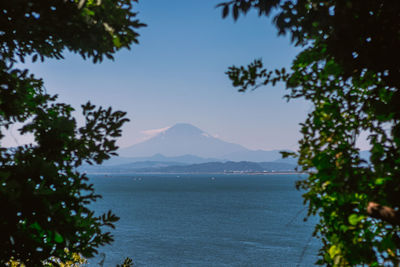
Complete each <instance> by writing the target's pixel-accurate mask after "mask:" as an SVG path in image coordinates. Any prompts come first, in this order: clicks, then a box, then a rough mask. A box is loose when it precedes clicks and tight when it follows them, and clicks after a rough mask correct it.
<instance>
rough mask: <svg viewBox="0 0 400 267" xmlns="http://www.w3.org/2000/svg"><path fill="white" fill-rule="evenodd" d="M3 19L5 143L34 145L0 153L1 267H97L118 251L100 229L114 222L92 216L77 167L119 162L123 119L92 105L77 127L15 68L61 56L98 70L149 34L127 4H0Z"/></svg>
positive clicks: (0, 100) (67, 0)
mask: <svg viewBox="0 0 400 267" xmlns="http://www.w3.org/2000/svg"><path fill="white" fill-rule="evenodd" d="M0 12H1V14H2V15H1V16H0V127H1V128H0V129H1V132H0V139H1V138H3V137H4V134H5V132H7V131H8V129H9V128H10V127H12V126H14V125H22V126H20V129H19V132H20V134H21V135H32V136H33V137H34V142H33V143H32V144H29V145H21V146H17V147H13V148H4V147H0V203H1V210H2V212H1V213H0V227H1V231H0V265H1V266H3V265H5V263H6V262H8V261H9V260H10V259H11V258H13V259H14V260H17V261H19V262H21V263H25V264H26V265H27V266H41V265H42V264H43V261H44V260H47V261H50V260H51V259H52V258H54V257H56V258H57V259H58V260H61V261H64V260H67V259H68V257H71V255H73V254H74V253H80V254H81V255H82V256H84V257H92V256H93V255H94V254H95V253H96V252H97V248H98V247H99V246H101V245H104V244H107V243H110V242H111V241H112V236H111V235H110V233H109V232H105V228H104V227H106V226H107V227H114V225H113V223H114V222H115V221H117V220H118V217H116V216H115V215H114V214H112V213H111V212H108V213H107V214H103V215H99V216H98V215H95V214H94V212H93V211H91V210H90V209H89V208H88V207H89V206H88V205H89V204H90V203H92V202H93V201H95V200H96V199H98V198H99V197H100V196H99V195H96V194H95V193H94V190H93V186H92V185H91V184H90V183H88V177H87V176H86V175H85V174H84V173H80V172H79V171H77V167H79V166H80V165H81V164H82V163H83V162H86V163H89V164H94V163H96V164H98V163H101V162H102V161H104V160H106V159H108V158H110V156H112V155H116V154H115V151H116V150H117V146H116V144H115V142H116V138H118V137H119V136H121V127H122V125H123V124H124V123H125V122H127V121H128V119H126V118H125V115H126V113H125V112H121V111H113V110H112V109H111V108H107V109H104V108H102V107H98V108H96V107H95V106H94V105H92V104H91V103H87V104H85V105H82V110H83V115H84V117H85V123H84V125H83V126H78V125H77V123H76V121H75V118H74V117H73V115H72V112H73V111H74V109H73V108H72V107H71V106H70V105H68V104H65V103H58V102H57V101H56V100H57V96H52V95H49V94H47V93H46V90H45V89H44V87H43V82H42V80H41V79H37V78H35V77H34V76H33V75H32V74H30V73H29V71H28V70H21V69H19V68H16V67H15V62H17V60H19V61H21V62H24V60H25V59H26V58H27V57H30V56H33V61H35V60H36V59H37V58H41V59H42V60H44V59H45V58H57V59H59V58H62V52H63V51H64V50H65V49H68V50H70V51H73V52H76V53H79V54H80V55H81V56H82V57H83V58H92V59H93V61H94V62H97V61H101V60H102V59H103V56H106V57H107V58H112V55H113V54H114V53H115V52H116V51H117V50H118V49H120V48H123V47H126V48H129V47H130V45H131V44H132V43H137V37H138V34H137V33H136V32H135V29H137V28H139V27H142V26H143V24H142V23H140V22H139V21H138V20H136V19H135V16H136V13H133V12H132V2H131V1H128V0H117V1H111V0H102V1H95V0H79V1H78V0H77V1H73V0H55V1H44V0H43V1H29V0H20V1H1V3H0ZM66 250H68V251H69V252H70V253H65V251H66ZM54 264H55V265H57V263H54Z"/></svg>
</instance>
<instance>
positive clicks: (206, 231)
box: [90, 174, 319, 267]
mask: <svg viewBox="0 0 400 267" xmlns="http://www.w3.org/2000/svg"><path fill="white" fill-rule="evenodd" d="M303 177H304V176H303ZM300 178H301V176H299V175H294V174H293V175H283V174H276V175H222V174H221V175H179V176H177V175H124V176H122V175H121V176H101V175H98V176H92V177H91V182H93V183H94V185H95V189H96V193H99V194H101V195H102V196H103V199H101V200H99V201H98V202H97V203H95V204H94V205H93V206H92V207H93V208H94V209H95V211H96V212H106V211H107V210H109V209H111V210H113V212H114V213H115V214H116V215H118V216H119V217H120V218H121V219H120V221H119V222H118V223H117V224H116V226H117V228H116V229H115V230H113V231H112V233H113V235H114V238H115V241H114V243H113V244H112V245H111V246H107V247H104V248H102V249H101V251H102V252H105V254H106V258H105V263H104V266H105V267H108V266H115V264H117V263H121V262H122V260H123V259H124V258H125V257H131V258H132V259H133V260H134V263H135V266H313V265H314V262H315V261H316V259H317V258H316V254H317V251H318V245H319V243H318V240H316V239H315V238H313V237H312V231H313V227H314V224H315V222H316V219H315V218H310V219H309V220H308V221H307V222H304V221H303V218H304V216H305V215H306V210H305V208H304V206H303V204H302V199H301V192H298V191H297V190H296V189H295V188H294V182H295V181H296V180H299V179H300ZM100 260H101V259H100V258H96V259H93V260H91V261H90V266H99V265H98V264H97V262H99V261H100Z"/></svg>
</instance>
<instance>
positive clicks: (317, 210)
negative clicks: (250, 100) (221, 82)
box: [227, 0, 400, 266]
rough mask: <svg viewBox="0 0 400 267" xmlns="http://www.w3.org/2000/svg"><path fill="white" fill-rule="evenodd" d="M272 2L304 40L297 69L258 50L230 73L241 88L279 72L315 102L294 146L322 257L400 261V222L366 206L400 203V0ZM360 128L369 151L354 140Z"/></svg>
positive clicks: (337, 262)
mask: <svg viewBox="0 0 400 267" xmlns="http://www.w3.org/2000/svg"><path fill="white" fill-rule="evenodd" d="M241 2H248V3H253V5H252V6H253V7H255V8H258V9H260V8H259V7H258V6H257V5H259V3H260V2H262V1H239V0H237V1H232V2H230V3H228V5H237V4H238V3H241ZM264 2H268V3H272V2H270V1H264ZM271 5H272V4H271ZM272 7H276V9H277V12H276V16H275V19H274V21H275V23H276V25H277V27H278V29H279V32H280V33H285V32H289V33H290V34H291V36H292V39H293V40H294V41H295V42H296V44H297V45H301V46H302V47H303V51H302V52H300V53H299V54H298V55H297V57H296V59H295V60H294V61H293V63H292V66H291V70H290V71H289V72H288V73H286V72H283V71H282V70H278V71H275V72H272V71H267V70H266V69H264V68H263V65H262V63H261V61H260V60H256V61H255V62H254V63H251V64H249V66H247V67H235V66H233V67H231V68H230V69H229V70H228V72H227V74H228V75H229V77H230V79H231V80H232V83H233V85H234V86H235V87H237V88H239V91H246V90H248V89H253V88H257V87H259V86H262V85H267V84H272V85H274V84H275V83H276V82H277V81H282V82H284V83H285V84H286V87H287V89H289V94H288V95H287V96H286V97H287V98H288V99H292V98H299V97H301V98H305V99H307V100H309V101H311V103H313V107H314V108H313V110H312V111H311V112H310V113H309V114H308V117H307V119H306V121H305V122H304V123H302V124H301V126H302V127H301V133H302V135H303V138H302V139H301V140H300V142H299V145H300V148H299V151H298V153H297V155H298V163H299V165H300V167H301V169H302V170H303V171H306V172H308V173H309V176H308V178H307V179H305V180H303V181H299V182H298V183H297V186H298V187H299V188H301V189H304V190H305V191H306V193H305V194H304V200H305V203H308V205H309V214H317V215H318V216H319V218H320V221H319V223H318V225H317V226H316V231H315V234H316V235H318V236H319V237H320V238H321V239H322V244H323V247H322V248H321V250H320V260H319V261H318V263H319V264H324V265H328V266H354V265H359V264H368V265H371V266H380V265H385V266H398V264H400V238H399V231H400V226H399V225H398V224H396V223H393V222H394V220H392V219H393V218H391V219H385V218H384V217H382V218H380V219H376V218H372V217H371V214H370V213H368V211H367V206H368V204H369V203H371V202H372V203H379V204H381V205H385V206H387V207H390V208H392V209H393V210H395V211H398V210H399V209H400V197H399V196H400V108H399V107H400V83H399V77H400V76H399V73H400V65H399V64H398V62H399V60H400V58H399V57H400V54H398V53H396V52H395V51H396V50H397V48H396V47H399V46H400V20H399V16H400V3H397V2H396V3H395V2H392V1H345V0H342V1H339V0H337V1H303V0H299V1H293V2H292V1H281V3H280V4H279V5H275V4H274V5H272ZM242 12H243V13H246V12H247V10H246V9H244V10H242ZM260 13H261V11H260ZM234 17H235V16H234ZM362 133H367V134H368V141H369V143H370V146H371V149H370V155H371V156H370V158H369V159H368V160H366V159H363V158H361V156H360V153H359V150H358V148H357V146H356V144H357V141H358V139H359V138H360V134H362Z"/></svg>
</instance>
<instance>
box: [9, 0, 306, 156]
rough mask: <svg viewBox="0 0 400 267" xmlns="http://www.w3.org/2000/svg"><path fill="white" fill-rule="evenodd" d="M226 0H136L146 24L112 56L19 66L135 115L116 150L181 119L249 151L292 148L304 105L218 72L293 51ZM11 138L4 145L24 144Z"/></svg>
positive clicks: (261, 21) (282, 58)
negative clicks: (225, 10)
mask: <svg viewBox="0 0 400 267" xmlns="http://www.w3.org/2000/svg"><path fill="white" fill-rule="evenodd" d="M222 1H223V0H179V1H178V0H170V1H165V0H142V1H139V4H137V5H135V10H137V11H138V12H139V14H138V18H139V19H140V20H141V21H142V22H144V23H146V24H147V25H148V26H147V27H146V28H141V29H139V30H138V32H139V33H140V35H141V36H140V38H139V41H140V44H139V45H133V47H132V49H131V50H126V49H125V50H120V51H119V52H118V53H117V54H116V55H115V60H114V61H110V60H105V61H103V62H102V63H101V64H93V63H92V62H91V61H84V60H83V59H82V58H81V57H79V56H77V55H75V54H71V53H69V52H66V53H65V60H46V61H45V62H44V63H27V64H26V65H25V66H24V67H26V68H29V69H30V71H31V72H33V73H34V74H35V75H36V76H37V77H42V78H43V79H44V82H45V86H46V89H47V92H48V93H51V94H58V95H59V101H63V102H66V103H70V104H71V105H72V106H73V107H75V108H76V109H77V110H80V105H81V104H83V103H86V102H87V101H89V100H90V101H91V102H92V103H94V104H96V105H101V106H105V107H107V106H112V107H113V108H114V109H116V110H123V111H127V112H128V118H129V119H130V120H131V121H130V122H129V123H128V124H126V125H125V126H124V128H123V136H122V137H121V138H120V139H119V141H118V144H119V145H120V147H128V146H130V145H133V144H135V143H138V142H140V141H143V140H145V139H147V138H149V137H151V136H153V135H154V134H156V133H157V132H159V131H158V130H159V129H163V128H166V127H169V126H172V125H174V124H176V123H181V122H186V123H191V124H193V125H195V126H197V127H199V128H200V129H202V130H204V131H206V132H208V133H209V134H211V135H213V136H217V137H219V138H221V139H223V140H224V141H228V142H233V143H238V144H241V145H243V146H245V147H247V148H250V149H263V150H273V149H296V148H297V141H298V140H299V139H300V137H301V135H300V133H299V129H300V126H299V123H300V122H302V121H304V119H305V117H306V114H307V112H308V111H310V110H311V106H310V104H309V103H307V102H305V101H304V100H292V101H290V102H289V103H288V102H286V100H285V99H284V98H283V96H284V95H285V93H287V92H286V90H285V89H284V86H283V85H278V86H276V87H264V88H259V89H257V90H255V91H252V92H247V93H239V92H237V90H236V89H234V88H233V87H232V86H231V83H230V81H229V79H228V77H227V76H226V75H225V74H224V72H225V71H226V70H227V68H228V67H229V66H231V65H246V64H248V63H250V62H251V61H253V60H254V59H257V58H262V59H263V61H264V65H265V66H267V67H268V68H271V69H273V68H276V67H278V68H281V67H289V66H290V63H291V62H292V60H293V59H294V57H295V55H296V54H297V53H298V52H299V49H298V48H295V47H294V46H293V45H292V44H291V43H290V40H289V38H288V37H282V36H280V37H278V36H277V30H276V28H275V27H274V26H273V25H272V22H271V19H270V18H265V17H264V18H260V17H258V16H257V15H256V14H255V13H251V14H249V15H247V16H246V17H241V18H240V19H239V20H238V21H237V22H234V21H233V19H232V18H231V17H229V18H227V19H222V17H221V10H220V9H217V8H215V6H216V5H217V4H218V3H220V2H222ZM77 114H78V113H77ZM77 117H78V121H79V115H77ZM14 131H15V129H14ZM16 135H17V134H16V133H15V132H14V134H13V136H14V137H11V136H10V135H9V136H7V137H6V138H5V139H4V141H3V143H2V145H5V146H13V145H15V144H16V143H18V144H22V143H24V142H28V141H29V140H28V139H24V138H21V137H18V136H16ZM16 139H17V140H16Z"/></svg>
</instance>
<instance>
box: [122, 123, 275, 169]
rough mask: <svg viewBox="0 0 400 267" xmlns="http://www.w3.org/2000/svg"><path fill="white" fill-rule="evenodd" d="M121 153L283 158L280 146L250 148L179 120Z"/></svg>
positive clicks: (217, 157) (215, 157)
mask: <svg viewBox="0 0 400 267" xmlns="http://www.w3.org/2000/svg"><path fill="white" fill-rule="evenodd" d="M119 154H120V155H121V156H122V157H142V158H143V157H152V156H154V155H156V154H162V155H163V156H165V157H179V156H183V155H193V156H196V157H201V158H213V159H221V160H231V161H256V162H261V161H274V160H277V159H280V154H279V151H278V150H271V151H266V150H251V149H248V148H245V147H244V146H242V145H239V144H235V143H230V142H226V141H223V140H221V139H219V138H216V137H214V136H212V135H210V134H208V133H207V132H205V131H203V130H201V129H199V128H198V127H196V126H193V125H191V124H189V123H178V124H175V125H174V126H172V127H167V128H166V130H164V131H162V132H160V133H158V134H157V135H156V136H154V137H152V138H150V139H148V140H146V141H143V142H141V143H138V144H135V145H132V146H130V147H127V148H123V149H120V150H119Z"/></svg>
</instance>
